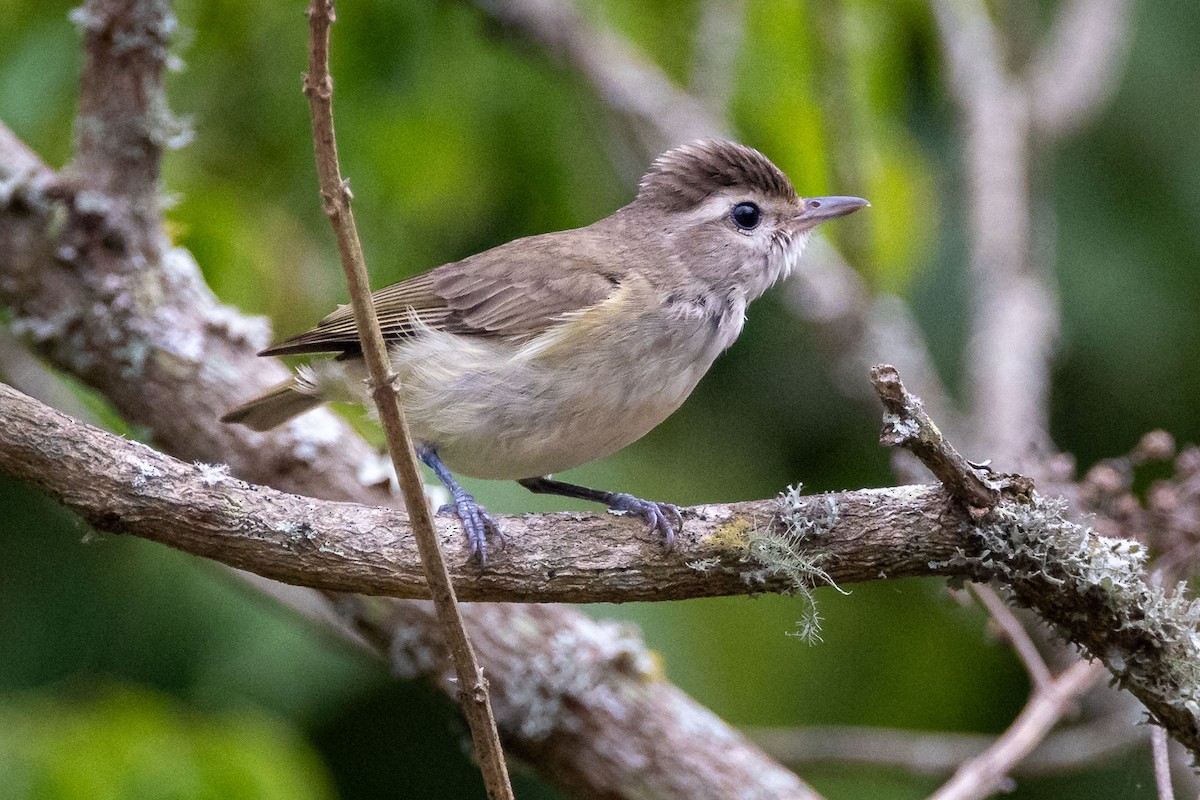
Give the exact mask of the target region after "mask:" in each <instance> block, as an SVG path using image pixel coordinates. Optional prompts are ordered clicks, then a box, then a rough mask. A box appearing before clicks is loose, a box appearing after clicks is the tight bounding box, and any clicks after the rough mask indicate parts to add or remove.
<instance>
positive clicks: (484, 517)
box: [438, 491, 506, 567]
mask: <svg viewBox="0 0 1200 800" xmlns="http://www.w3.org/2000/svg"><path fill="white" fill-rule="evenodd" d="M450 510H451V506H449V505H445V506H442V507H441V508H440V509H438V513H441V512H443V511H450ZM453 511H454V513H456V514H457V515H458V518H459V519H460V520H461V521H462V526H463V530H465V531H466V533H467V542H468V545H469V553H470V557H471V558H472V559H477V560H478V561H479V566H481V567H483V566H486V565H487V549H488V537H489V536H495V537H496V538H497V539H498V540H499V542H500V547H501V548H503V547H504V545H505V543H506V540H505V538H504V531H503V530H502V529H501V528H500V523H499V522H497V521H496V518H495V517H493V516H492V515H491V514H489V513H488V510H487V509H486V508H484V507H483V506H481V505H479V503H477V502H475V498H474V497H473V496H472V495H471V494H470V493H468V492H465V491H462V492H455V493H454V506H453Z"/></svg>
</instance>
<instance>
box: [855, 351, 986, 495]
mask: <svg viewBox="0 0 1200 800" xmlns="http://www.w3.org/2000/svg"><path fill="white" fill-rule="evenodd" d="M871 383H872V384H873V385H874V386H875V392H876V394H878V395H879V399H880V400H881V401H882V402H883V406H884V408H885V409H886V410H887V414H885V415H884V427H883V431H882V432H881V433H880V435H879V441H880V443H882V444H883V445H884V446H886V447H903V448H905V449H907V450H911V451H912V452H913V454H914V455H916V456H917V458H919V459H921V462H922V463H924V464H925V466H927V467H929V471H930V472H932V473H933V474H934V475H936V476H937V479H938V480H939V481H941V482H942V484H943V485H945V487H946V488H947V489H948V490H949V491H950V493H951V494H952V495H954V496H955V497H956V498H958V499H959V500H960V501H961V502H962V503H963V504H964V505H966V506H967V507H968V508H970V509H972V510H973V513H976V514H982V513H985V512H987V511H988V510H990V509H991V508H993V507H994V506H995V505H996V504H997V503H998V502H1000V490H999V489H998V488H997V487H996V486H994V485H992V483H991V482H990V481H989V480H987V479H985V478H984V477H983V476H982V474H981V473H982V471H981V470H977V469H976V468H975V467H973V466H972V465H971V464H970V462H968V461H967V460H966V459H965V458H963V457H962V455H960V454H959V452H958V451H957V450H956V449H954V445H952V444H950V442H948V441H946V438H945V437H944V436H942V432H941V431H940V430H939V429H938V427H937V425H935V424H933V420H931V419H930V418H929V415H928V414H926V413H925V409H924V407H923V405H922V403H921V401H920V399H919V398H917V397H914V396H913V395H911V394H909V393H908V390H907V389H905V388H904V384H903V383H901V382H900V375H899V374H898V373H897V372H896V368H895V367H893V366H892V365H891V364H879V365H876V366H875V367H874V368H872V370H871Z"/></svg>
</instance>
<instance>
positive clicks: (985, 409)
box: [933, 0, 1058, 467]
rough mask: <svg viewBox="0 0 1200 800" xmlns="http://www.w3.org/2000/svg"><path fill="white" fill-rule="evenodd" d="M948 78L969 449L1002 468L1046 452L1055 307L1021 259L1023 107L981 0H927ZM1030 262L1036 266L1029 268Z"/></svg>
mask: <svg viewBox="0 0 1200 800" xmlns="http://www.w3.org/2000/svg"><path fill="white" fill-rule="evenodd" d="M933 9H934V18H935V20H936V22H937V25H938V30H939V31H940V33H941V40H942V45H943V49H944V51H945V61H946V71H947V73H948V76H949V79H948V82H949V84H950V87H951V89H952V91H953V96H954V97H955V99H956V101H957V103H958V105H959V108H960V112H961V115H962V118H963V120H962V128H963V138H964V146H963V151H964V152H963V160H964V167H965V171H966V177H967V183H968V189H969V193H968V198H969V205H968V214H969V219H970V248H971V256H970V268H971V290H972V306H973V308H972V313H971V328H972V329H971V334H970V339H969V341H968V348H967V365H966V366H967V378H968V387H969V395H970V407H971V415H970V416H971V429H972V430H973V431H974V436H975V438H976V439H977V440H978V441H973V442H971V444H972V445H973V446H975V447H977V448H978V449H979V451H980V452H986V453H988V454H989V455H990V456H992V457H993V458H995V459H996V460H998V461H1000V462H1001V463H1004V464H1006V465H1010V466H1011V467H1018V466H1022V465H1023V464H1024V463H1025V461H1026V458H1027V457H1028V455H1029V454H1030V453H1031V452H1035V451H1036V452H1051V449H1050V438H1049V410H1048V409H1049V390H1050V379H1049V359H1050V356H1051V354H1052V346H1053V343H1054V341H1055V338H1056V336H1057V331H1058V309H1057V307H1056V305H1055V303H1056V298H1055V296H1054V293H1053V292H1052V291H1051V289H1050V287H1049V285H1048V283H1047V277H1046V275H1045V274H1044V271H1043V270H1039V269H1035V268H1034V266H1035V265H1033V264H1031V262H1030V213H1031V204H1030V196H1029V148H1030V142H1029V120H1028V115H1029V109H1028V96H1027V92H1026V91H1025V90H1024V87H1023V86H1022V85H1021V84H1020V83H1018V82H1017V81H1015V80H1013V79H1012V78H1010V76H1009V75H1008V74H1007V73H1006V72H1005V69H1004V53H1003V46H1002V43H1001V41H1000V34H999V32H998V31H997V30H996V28H995V27H994V26H993V24H992V22H991V20H990V19H989V17H988V12H987V9H986V8H985V7H984V4H983V3H982V2H981V0H934V2H933ZM1037 266H1040V265H1037Z"/></svg>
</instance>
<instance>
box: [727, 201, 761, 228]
mask: <svg viewBox="0 0 1200 800" xmlns="http://www.w3.org/2000/svg"><path fill="white" fill-rule="evenodd" d="M730 216H731V217H733V224H734V225H737V226H738V227H739V228H741V229H742V230H744V231H752V230H754V229H755V228H757V227H758V223H759V222H761V221H762V210H761V209H759V207H758V206H756V205H754V203H738V204H737V205H736V206H734V207H733V211H732V212H731V214H730Z"/></svg>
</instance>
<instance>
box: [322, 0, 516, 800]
mask: <svg viewBox="0 0 1200 800" xmlns="http://www.w3.org/2000/svg"><path fill="white" fill-rule="evenodd" d="M334 20H335V15H334V11H333V0H313V2H312V5H310V6H309V8H308V21H309V27H310V39H309V54H308V70H309V71H308V74H307V75H305V76H304V93H305V95H307V96H308V102H309V107H310V109H311V112H312V129H313V146H314V148H315V150H316V159H317V176H318V178H319V180H320V185H321V199H322V206H323V208H324V211H325V214H326V216H328V217H329V222H330V224H331V225H333V230H334V232H335V233H336V234H337V240H338V251H339V252H340V253H341V256H342V271H343V272H344V273H345V275H346V284H347V286H348V287H349V290H350V304H351V306H352V308H353V311H354V324H355V327H356V328H357V332H358V341H359V342H360V343H361V345H362V356H363V360H364V361H365V362H366V365H367V374H368V375H369V376H370V387H371V395H372V398H373V399H374V401H375V408H376V409H377V410H378V412H379V421H380V423H381V424H382V426H383V433H384V436H385V437H386V439H387V446H388V452H389V453H390V454H391V457H392V466H394V467H395V469H396V477H397V478H398V479H399V482H400V490H401V492H402V493H403V495H404V506H405V508H407V509H408V514H409V518H410V527H411V529H412V533H413V535H414V536H413V538H414V539H415V540H416V543H417V550H418V552H419V553H420V556H421V564H422V566H423V567H424V573H425V582H426V583H427V584H428V586H429V591H430V594H431V595H432V596H433V605H434V608H435V609H436V610H437V617H438V623H439V624H440V625H441V628H442V630H443V632H444V633H445V637H446V642H447V644H448V645H449V647H450V654H451V660H452V661H453V662H454V667H455V669H456V671H457V673H458V687H459V688H458V701H459V703H460V704H461V706H462V708H463V711H464V712H465V714H466V717H467V723H468V725H469V727H470V729H471V739H472V741H473V742H474V744H475V754H476V757H477V758H478V759H479V762H480V767H481V769H482V771H483V781H484V784H485V785H486V786H487V793H488V797H490V798H509V799H511V798H512V797H513V790H512V786H511V785H510V784H509V779H508V765H507V764H505V762H504V751H503V749H501V747H500V734H499V733H497V731H496V718H495V716H494V715H493V714H492V701H491V698H490V697H489V696H488V689H487V682H486V681H485V680H484V678H483V670H481V669H480V667H479V660H478V659H477V658H476V657H475V649H474V648H473V647H472V646H471V639H470V637H468V636H467V631H466V628H465V627H464V624H463V618H462V612H461V611H460V610H459V607H458V599H457V598H456V597H455V596H454V586H453V584H451V583H450V575H449V573H448V572H447V571H446V562H445V559H443V557H442V550H441V547H440V546H439V545H438V538H437V533H436V532H435V531H434V529H433V518H432V515H431V513H430V510H429V504H428V502H426V500H425V488H424V485H423V484H422V482H421V473H420V470H419V469H418V467H417V455H416V452H415V451H414V450H413V443H412V438H411V437H410V436H409V431H408V423H407V422H406V421H405V419H404V411H403V410H402V409H401V408H400V400H399V398H398V397H397V392H398V391H399V389H400V387H399V384H398V378H397V376H396V374H395V372H393V370H392V367H391V363H390V361H389V359H388V354H387V345H385V344H384V341H383V331H382V329H381V328H380V327H379V317H378V316H377V315H376V313H375V305H374V303H373V302H372V299H371V278H370V276H369V275H368V274H367V264H366V261H365V259H364V258H363V252H362V243H361V242H360V241H359V239H358V230H357V226H356V225H355V222H354V212H353V211H352V210H351V208H350V186H349V183H348V182H347V181H345V180H343V179H342V173H341V167H340V166H339V164H338V154H337V140H336V138H335V135H334V125H333V76H332V75H330V74H329V30H330V28H331V27H332V25H333V22H334ZM482 558H483V555H482V552H481V554H480V560H481V561H482Z"/></svg>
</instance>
